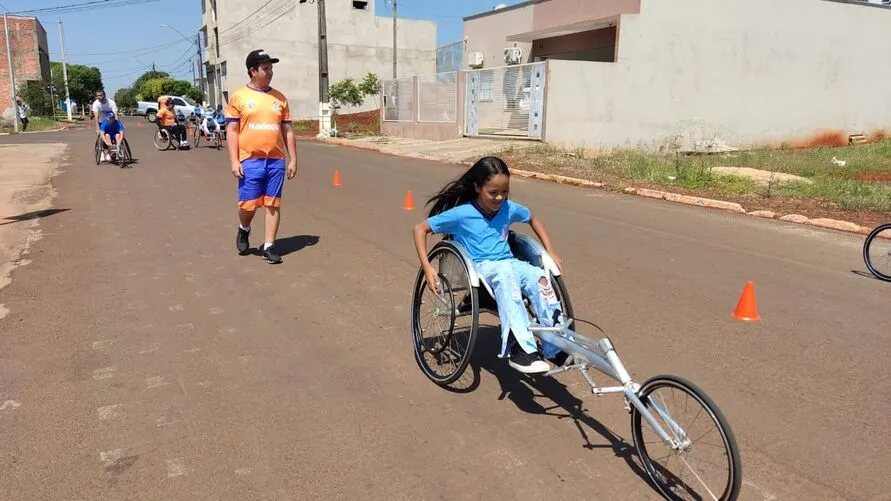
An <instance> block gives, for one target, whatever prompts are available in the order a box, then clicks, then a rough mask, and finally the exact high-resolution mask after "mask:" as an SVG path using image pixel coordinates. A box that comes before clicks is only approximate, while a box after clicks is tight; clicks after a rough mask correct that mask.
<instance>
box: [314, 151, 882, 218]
mask: <svg viewBox="0 0 891 501" xmlns="http://www.w3.org/2000/svg"><path fill="white" fill-rule="evenodd" d="M316 141H317V142H322V143H330V144H334V145H338V146H346V147H350V148H355V149H359V150H367V151H376V152H378V153H383V154H386V155H393V156H398V157H404V158H417V159H420V160H428V161H433V162H439V163H447V164H456V163H457V164H459V165H472V164H473V162H455V161H453V160H447V159H444V158H441V157H435V156H431V155H424V154H421V153H404V152H400V151H398V150H395V149H393V148H387V147H385V146H382V145H378V144H374V143H369V142H365V141H356V140H353V139H341V138H335V137H326V138H316ZM510 172H511V174H514V175H518V176H520V177H525V178H530V179H539V180H542V181H550V182H554V183H558V184H567V185H571V186H578V187H583V188H594V189H610V186H609V185H606V184H604V183H598V182H594V181H588V180H587V179H579V178H574V177H567V176H561V175H558V174H545V173H542V172H534V171H526V170H520V169H511V170H510ZM622 192H623V193H626V194H628V195H637V196H641V197H646V198H652V199H655V200H665V201H667V202H674V203H680V204H685V205H695V206H697V207H704V208H707V209H718V210H723V211H728V212H733V213H736V214H743V215H746V216H752V217H760V218H763V219H775V220H778V221H783V222H787V223H795V224H803V225H807V226H816V227H819V228H825V229H830V230H837V231H842V232H845V233H857V234H860V235H867V234H869V232H871V231H872V230H873V228H871V227H866V226H860V225H858V224H856V223H853V222H850V221H841V220H838V219H829V218H814V219H811V218H809V217H807V216H802V215H801V214H786V215H783V216H778V215H777V214H776V213H775V212H773V211H769V210H756V211H746V209H745V208H743V206H742V205H740V204H738V203H735V202H726V201H723V200H714V199H711V198H703V197H696V196H690V195H681V194H679V193H671V192H667V191H659V190H651V189H647V188H634V187H628V188H624V189H622Z"/></svg>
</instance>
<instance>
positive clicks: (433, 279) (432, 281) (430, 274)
mask: <svg viewBox="0 0 891 501" xmlns="http://www.w3.org/2000/svg"><path fill="white" fill-rule="evenodd" d="M424 278H426V279H427V288H428V289H430V292H432V293H434V294H439V275H438V274H437V273H436V270H435V269H434V268H432V267H430V268H426V269H425V270H424Z"/></svg>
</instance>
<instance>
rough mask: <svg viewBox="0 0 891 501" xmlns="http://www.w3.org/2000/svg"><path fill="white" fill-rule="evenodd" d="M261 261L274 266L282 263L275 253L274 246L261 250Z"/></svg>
mask: <svg viewBox="0 0 891 501" xmlns="http://www.w3.org/2000/svg"><path fill="white" fill-rule="evenodd" d="M263 259H265V260H266V262H267V263H269V264H276V263H281V262H282V257H281V256H279V255H278V254H277V253H276V252H275V246H274V245H273V246H272V247H264V248H263Z"/></svg>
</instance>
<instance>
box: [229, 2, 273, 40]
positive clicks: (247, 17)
mask: <svg viewBox="0 0 891 501" xmlns="http://www.w3.org/2000/svg"><path fill="white" fill-rule="evenodd" d="M273 1H274V0H268V1H267V2H266V3H264V4H263V5H261V6H260V7H258V8H257V10H255V11H253V12H251V13H250V14H248V15H247V16H245V18H244V19H242V20H241V21H238V22H237V23H235V24H233V25H232V26H230V27H228V28H226V29H225V30H223V31H221V32H220V35H222V34H223V33H226V32H227V31H230V30H232V29H234V28H235V27H236V26H238V25H239V24H241V23H243V22H245V21H247V20H248V19H250V18H251V17H253V15H254V14H256V13H257V12H260V11H261V10H263V9H264V8H265V7H266V6H267V5H269V4H271V3H272V2H273Z"/></svg>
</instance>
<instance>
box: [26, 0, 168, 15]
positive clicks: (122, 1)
mask: <svg viewBox="0 0 891 501" xmlns="http://www.w3.org/2000/svg"><path fill="white" fill-rule="evenodd" d="M157 1H158V0H92V1H89V2H80V3H71V4H67V5H58V6H56V7H45V8H42V9H31V10H22V11H19V12H16V13H15V14H45V13H53V14H55V13H59V12H77V11H79V10H86V9H95V8H100V7H101V8H102V9H110V8H114V7H123V6H127V5H138V4H143V3H150V2H157Z"/></svg>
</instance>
